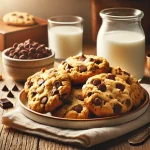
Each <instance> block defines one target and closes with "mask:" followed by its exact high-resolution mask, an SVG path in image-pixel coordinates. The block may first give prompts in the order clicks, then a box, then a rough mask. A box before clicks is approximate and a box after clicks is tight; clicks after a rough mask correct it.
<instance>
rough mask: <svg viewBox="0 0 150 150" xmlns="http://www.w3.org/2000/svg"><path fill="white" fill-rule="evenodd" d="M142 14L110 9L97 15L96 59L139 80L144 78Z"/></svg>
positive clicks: (121, 9) (127, 9) (134, 10)
mask: <svg viewBox="0 0 150 150" xmlns="http://www.w3.org/2000/svg"><path fill="white" fill-rule="evenodd" d="M143 15H144V14H143V12H142V11H140V10H137V9H132V8H109V9H104V10H102V11H101V12H100V16H101V17H102V20H103V22H102V25H101V27H100V30H99V32H98V36H97V55H99V56H102V57H105V58H106V59H107V60H108V61H109V62H110V66H114V67H115V66H120V67H121V68H123V69H125V70H126V71H128V72H130V73H131V74H132V75H134V76H135V77H136V78H137V79H138V80H141V79H142V77H143V76H144V65H145V35H144V32H143V29H142V26H141V19H142V17H143Z"/></svg>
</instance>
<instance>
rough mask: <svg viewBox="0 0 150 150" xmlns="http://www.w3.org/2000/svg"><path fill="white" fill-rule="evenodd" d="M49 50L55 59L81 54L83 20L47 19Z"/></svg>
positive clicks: (66, 18)
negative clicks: (53, 53) (52, 52)
mask: <svg viewBox="0 0 150 150" xmlns="http://www.w3.org/2000/svg"><path fill="white" fill-rule="evenodd" d="M48 42H49V48H50V49H52V50H53V51H54V52H55V58H56V59H66V58H67V57H69V56H73V55H78V54H80V53H82V45H83V19H82V18H81V17H79V16H56V17H51V18H50V19H48Z"/></svg>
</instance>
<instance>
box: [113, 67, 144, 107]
mask: <svg viewBox="0 0 150 150" xmlns="http://www.w3.org/2000/svg"><path fill="white" fill-rule="evenodd" d="M111 73H112V74H114V75H116V76H118V77H120V78H122V79H123V80H124V81H125V82H126V83H127V84H129V85H130V88H131V98H132V101H133V102H132V103H133V107H137V106H139V105H140V104H141V103H142V101H143V100H144V98H145V93H144V89H143V88H142V86H141V85H140V84H139V82H138V81H137V79H136V78H135V77H133V76H132V75H131V74H130V73H128V72H127V71H125V70H124V69H122V68H120V67H112V68H111Z"/></svg>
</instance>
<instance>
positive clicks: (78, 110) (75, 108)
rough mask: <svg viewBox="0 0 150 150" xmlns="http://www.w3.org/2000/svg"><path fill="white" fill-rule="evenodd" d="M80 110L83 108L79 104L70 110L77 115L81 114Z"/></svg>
mask: <svg viewBox="0 0 150 150" xmlns="http://www.w3.org/2000/svg"><path fill="white" fill-rule="evenodd" d="M82 109H83V107H82V105H80V104H78V105H76V106H74V107H73V108H72V110H74V111H76V112H77V113H81V111H82Z"/></svg>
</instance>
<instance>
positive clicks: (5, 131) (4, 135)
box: [0, 43, 150, 150]
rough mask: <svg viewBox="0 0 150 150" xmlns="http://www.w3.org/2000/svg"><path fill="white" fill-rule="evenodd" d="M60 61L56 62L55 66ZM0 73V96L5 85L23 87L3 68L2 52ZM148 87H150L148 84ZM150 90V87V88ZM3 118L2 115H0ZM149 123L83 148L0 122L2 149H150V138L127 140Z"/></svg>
mask: <svg viewBox="0 0 150 150" xmlns="http://www.w3.org/2000/svg"><path fill="white" fill-rule="evenodd" d="M95 49H96V48H95V44H93V43H88V44H85V45H84V51H83V52H84V53H86V54H96V51H95ZM58 64H59V62H55V67H57V65H58ZM0 74H2V76H3V81H0V98H2V97H6V96H7V93H8V92H2V91H1V89H2V87H3V86H4V85H7V87H8V88H9V90H12V87H13V86H14V85H15V84H16V85H17V86H18V87H19V89H20V90H21V89H23V85H24V83H18V82H15V81H13V79H11V78H10V77H9V76H8V75H7V74H6V73H5V71H4V70H3V68H2V62H1V53H0ZM149 77H150V71H149V70H147V69H145V77H144V80H143V81H142V82H143V83H150V78H149ZM147 88H150V86H149V85H148V86H147ZM149 90H150V89H149ZM12 93H13V94H14V96H15V98H9V100H10V101H11V102H12V103H13V104H14V108H11V109H8V110H3V109H1V108H0V116H2V115H3V114H5V113H6V112H8V111H11V110H12V109H15V108H16V107H17V105H18V102H17V96H18V94H19V92H14V91H12ZM0 120H1V117H0ZM147 126H148V125H145V126H144V127H142V128H140V129H138V130H136V131H133V132H131V133H129V134H126V135H124V136H121V137H119V138H117V139H114V140H111V141H108V142H105V143H102V144H99V145H96V146H93V147H91V148H83V147H76V146H72V145H68V144H63V143H60V142H57V141H53V140H47V139H44V138H41V137H38V136H34V135H29V134H27V133H22V132H19V131H16V130H14V129H11V128H9V127H6V126H4V125H2V124H0V150H84V149H90V150H96V149H99V150H100V149H101V150H106V149H107V150H149V149H150V139H149V138H148V139H147V141H146V142H145V143H143V144H142V145H138V146H132V145H130V144H129V143H128V142H127V140H128V138H129V137H131V135H133V134H135V133H137V132H140V131H141V130H143V129H144V128H146V127H147Z"/></svg>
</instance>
